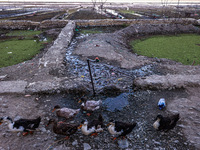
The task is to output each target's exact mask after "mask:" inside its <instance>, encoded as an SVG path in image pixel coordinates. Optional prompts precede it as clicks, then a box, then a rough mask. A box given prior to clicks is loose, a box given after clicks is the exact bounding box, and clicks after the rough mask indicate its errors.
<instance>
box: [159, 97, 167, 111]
mask: <svg viewBox="0 0 200 150" xmlns="http://www.w3.org/2000/svg"><path fill="white" fill-rule="evenodd" d="M158 107H159V109H160V110H161V109H163V108H165V107H166V103H165V99H164V98H161V99H160V100H159V101H158Z"/></svg>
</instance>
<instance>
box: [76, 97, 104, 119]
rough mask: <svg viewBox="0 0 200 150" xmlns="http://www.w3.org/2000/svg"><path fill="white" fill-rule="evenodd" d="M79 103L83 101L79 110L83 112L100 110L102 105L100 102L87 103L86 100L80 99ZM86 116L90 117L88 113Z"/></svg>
mask: <svg viewBox="0 0 200 150" xmlns="http://www.w3.org/2000/svg"><path fill="white" fill-rule="evenodd" d="M80 101H83V103H82V104H81V109H82V110H85V111H92V112H93V111H95V110H97V109H99V108H100V105H101V104H102V101H101V100H98V101H94V100H91V101H87V99H86V98H84V97H82V98H81V100H80ZM87 115H88V116H90V113H87Z"/></svg>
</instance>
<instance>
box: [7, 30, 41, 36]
mask: <svg viewBox="0 0 200 150" xmlns="http://www.w3.org/2000/svg"><path fill="white" fill-rule="evenodd" d="M40 33H41V31H32V30H30V31H27V30H15V31H12V32H9V33H7V34H6V36H34V35H38V34H40Z"/></svg>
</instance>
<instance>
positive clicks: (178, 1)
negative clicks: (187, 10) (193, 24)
mask: <svg viewBox="0 0 200 150" xmlns="http://www.w3.org/2000/svg"><path fill="white" fill-rule="evenodd" d="M179 5H180V0H178V3H177V15H178V16H177V18H180V14H179V13H180V12H179Z"/></svg>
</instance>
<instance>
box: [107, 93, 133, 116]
mask: <svg viewBox="0 0 200 150" xmlns="http://www.w3.org/2000/svg"><path fill="white" fill-rule="evenodd" d="M129 94H130V93H122V94H120V95H119V96H117V97H109V98H106V99H105V100H104V101H103V107H106V110H107V111H110V112H115V111H120V110H122V109H123V108H124V107H126V106H127V105H129V102H128V95H129Z"/></svg>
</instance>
